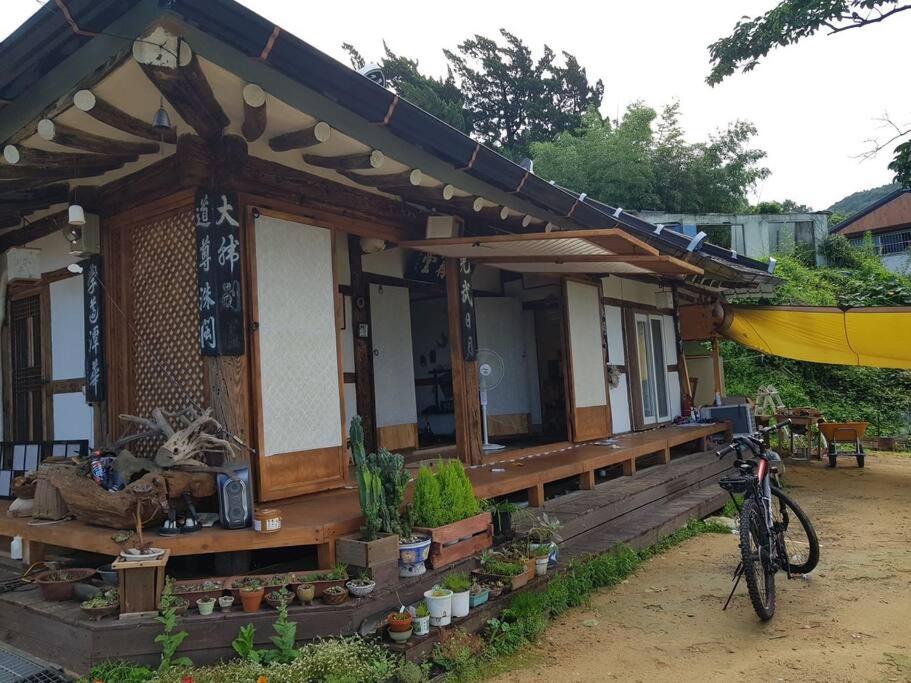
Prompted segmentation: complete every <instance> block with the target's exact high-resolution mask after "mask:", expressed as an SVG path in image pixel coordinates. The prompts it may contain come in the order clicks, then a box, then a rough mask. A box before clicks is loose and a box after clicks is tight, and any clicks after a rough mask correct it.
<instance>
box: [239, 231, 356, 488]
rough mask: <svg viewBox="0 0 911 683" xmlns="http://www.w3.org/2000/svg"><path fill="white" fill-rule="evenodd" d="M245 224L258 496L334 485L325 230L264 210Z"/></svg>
mask: <svg viewBox="0 0 911 683" xmlns="http://www.w3.org/2000/svg"><path fill="white" fill-rule="evenodd" d="M253 232H254V234H253V240H252V241H253V244H254V250H255V258H254V263H253V268H252V270H253V278H252V282H251V285H252V286H251V291H252V292H253V299H254V308H253V316H254V320H255V321H256V322H257V323H258V331H257V332H256V333H254V334H253V335H252V339H253V353H254V355H255V362H256V365H255V366H254V367H255V368H257V369H258V378H257V379H258V385H259V387H258V389H259V401H258V405H257V442H258V449H257V450H258V454H259V461H258V465H259V468H258V474H259V476H258V487H259V495H260V498H261V499H262V500H274V499H276V498H286V497H288V496H293V495H299V494H302V493H310V492H313V491H321V490H324V489H327V488H333V487H337V486H342V485H344V478H345V475H346V468H347V454H346V452H345V441H344V438H343V434H342V431H343V430H342V424H343V419H344V415H343V413H344V411H343V408H342V403H341V390H340V384H341V377H340V371H339V361H338V359H339V351H338V335H337V330H338V322H337V320H336V315H337V309H336V296H337V295H336V292H337V286H336V282H335V275H334V272H333V258H332V255H333V248H332V243H333V235H332V232H331V231H329V230H326V229H324V228H317V227H313V226H310V225H304V224H301V223H294V222H291V221H286V220H281V219H278V218H272V217H269V216H265V215H261V216H260V217H258V218H257V219H256V221H255V223H254V231H253Z"/></svg>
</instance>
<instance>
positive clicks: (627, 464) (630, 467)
mask: <svg viewBox="0 0 911 683" xmlns="http://www.w3.org/2000/svg"><path fill="white" fill-rule="evenodd" d="M623 474H624V476H627V477H630V476H632V475H634V474H636V458H635V456H633V457H632V458H630V459H629V460H624V461H623Z"/></svg>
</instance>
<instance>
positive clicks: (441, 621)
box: [412, 588, 452, 626]
mask: <svg viewBox="0 0 911 683" xmlns="http://www.w3.org/2000/svg"><path fill="white" fill-rule="evenodd" d="M440 592H441V593H445V595H437V596H434V595H433V590H429V591H427V592H426V593H424V600H426V601H427V609H429V610H430V625H431V626H448V625H449V622H451V621H452V591H451V590H448V589H445V588H444V589H443V590H442V591H440ZM412 623H413V622H412Z"/></svg>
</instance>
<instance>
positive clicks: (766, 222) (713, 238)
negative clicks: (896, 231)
mask: <svg viewBox="0 0 911 683" xmlns="http://www.w3.org/2000/svg"><path fill="white" fill-rule="evenodd" d="M638 215H639V216H640V217H641V218H643V219H645V220H647V221H648V222H649V223H655V224H661V225H664V226H665V227H666V228H670V229H672V230H675V231H676V232H682V233H684V234H687V235H696V234H698V233H699V232H700V231H703V232H705V233H706V234H707V235H708V241H709V242H712V243H713V244H717V245H719V246H723V247H727V248H728V249H733V250H734V251H736V252H737V253H738V254H743V255H744V256H749V257H750V258H754V259H764V258H768V257H769V256H770V255H771V254H775V253H780V252H784V251H788V250H789V249H791V248H792V247H793V246H794V244H795V243H796V244H809V245H811V246H812V247H813V248H814V250H815V251H816V252H817V253H816V262H817V263H818V264H820V263H822V258H821V257H820V256H819V252H818V249H817V248H818V247H819V244H820V243H821V242H822V240H824V239H825V237H826V235H828V233H829V212H828V211H812V212H808V213H746V214H742V213H703V214H693V213H665V212H663V211H639V212H638Z"/></svg>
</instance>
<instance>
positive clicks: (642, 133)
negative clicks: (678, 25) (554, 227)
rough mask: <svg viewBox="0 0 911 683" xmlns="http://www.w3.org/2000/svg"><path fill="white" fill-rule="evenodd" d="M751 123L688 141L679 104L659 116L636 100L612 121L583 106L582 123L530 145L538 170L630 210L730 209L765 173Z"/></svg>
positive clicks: (739, 205)
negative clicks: (585, 110)
mask: <svg viewBox="0 0 911 683" xmlns="http://www.w3.org/2000/svg"><path fill="white" fill-rule="evenodd" d="M755 132H756V130H755V128H754V127H753V126H752V125H751V124H749V123H745V122H735V123H733V124H731V125H729V126H728V127H727V128H726V129H725V130H723V131H719V132H718V133H716V134H715V135H712V136H710V137H709V139H708V140H707V141H703V142H697V143H689V142H687V141H686V139H685V136H684V131H683V128H682V126H681V125H680V107H679V104H678V103H676V102H675V103H673V104H670V105H668V106H666V107H665V108H664V109H663V111H662V112H661V115H660V117H659V116H658V114H657V112H656V111H655V110H654V109H652V108H651V107H648V106H646V105H645V104H643V103H642V102H635V103H633V104H631V105H630V106H629V107H628V108H627V110H626V112H624V114H623V117H622V118H621V119H620V120H619V121H617V122H614V123H612V122H611V121H610V120H607V119H601V117H600V116H599V115H598V114H597V112H595V111H589V112H588V113H587V114H586V115H585V116H584V117H583V120H582V126H581V127H580V128H578V129H577V130H574V131H572V132H567V133H563V134H562V135H560V136H558V137H557V139H555V140H554V141H553V142H544V143H537V144H534V145H532V153H533V156H534V159H535V170H536V172H537V173H538V175H541V176H543V177H545V178H548V179H552V180H554V181H556V182H557V183H559V184H560V185H564V186H566V187H572V188H573V189H577V190H581V191H584V192H585V193H586V194H588V195H590V196H592V197H595V198H597V199H601V200H602V201H605V202H610V203H612V204H615V205H619V206H623V207H627V208H631V209H658V210H663V211H670V212H693V213H702V212H709V211H721V212H730V211H737V210H741V209H744V208H746V206H747V201H746V195H747V191H748V190H749V189H750V188H751V187H753V185H754V184H755V183H756V181H757V180H759V179H761V178H764V177H766V176H767V175H768V169H766V168H763V167H762V166H760V165H759V164H760V162H761V161H762V159H763V158H764V157H765V152H762V151H761V150H756V149H752V148H750V147H749V143H750V141H751V139H752V137H753V135H755Z"/></svg>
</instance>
